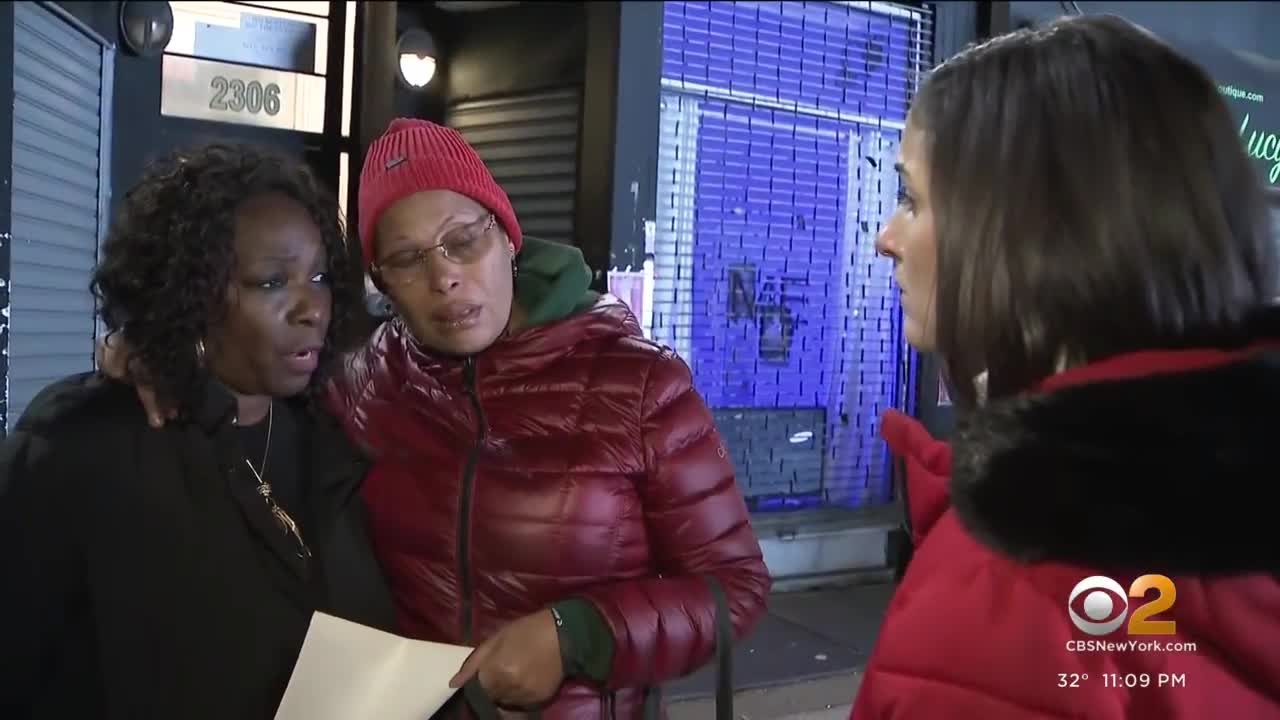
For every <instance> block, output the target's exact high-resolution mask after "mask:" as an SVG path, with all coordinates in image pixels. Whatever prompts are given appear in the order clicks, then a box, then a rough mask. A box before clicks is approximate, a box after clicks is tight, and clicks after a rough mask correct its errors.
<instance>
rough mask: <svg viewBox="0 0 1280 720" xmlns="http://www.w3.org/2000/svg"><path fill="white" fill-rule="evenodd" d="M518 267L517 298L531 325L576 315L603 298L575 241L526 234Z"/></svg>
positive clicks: (518, 257) (517, 262)
mask: <svg viewBox="0 0 1280 720" xmlns="http://www.w3.org/2000/svg"><path fill="white" fill-rule="evenodd" d="M516 268H517V269H518V270H519V272H518V273H517V274H516V302H517V303H519V305H520V307H521V308H522V309H523V310H524V311H525V315H526V317H525V322H526V324H527V326H529V327H534V326H537V325H545V324H547V323H549V322H555V321H556V320H563V319H565V318H567V317H570V316H571V315H576V314H578V313H580V312H582V311H584V310H587V309H589V308H590V307H592V306H593V305H595V303H596V301H597V300H598V299H599V298H600V294H599V293H596V292H594V291H592V290H591V268H589V267H587V263H586V261H585V260H584V259H583V258H582V251H581V250H579V249H578V248H576V247H573V246H572V245H564V244H561V243H557V242H552V241H550V240H539V239H538V238H532V237H526V238H524V242H523V244H522V245H521V247H520V254H519V255H517V256H516Z"/></svg>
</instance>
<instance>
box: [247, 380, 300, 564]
mask: <svg viewBox="0 0 1280 720" xmlns="http://www.w3.org/2000/svg"><path fill="white" fill-rule="evenodd" d="M275 410H276V405H275V403H274V402H272V403H271V404H270V405H268V406H267V446H266V449H264V450H263V451H262V472H258V469H257V468H255V467H254V466H253V463H251V462H249V458H245V459H244V464H245V465H247V466H248V467H249V472H251V473H253V476H254V477H255V478H257V480H258V494H259V495H261V496H262V499H263V500H264V501H266V503H267V509H269V510H270V511H271V517H273V518H275V520H276V524H277V525H279V526H280V529H281V530H284V531H285V532H286V533H289V534H290V535H292V536H293V539H294V540H296V541H297V543H298V557H300V558H303V559H306V558H310V557H311V550H310V549H309V548H308V547H307V544H306V543H305V542H303V540H302V532H301V531H300V530H298V523H296V522H294V520H293V517H292V516H290V515H289V513H288V512H287V511H286V510H285V509H284V508H282V507H280V503H278V502H276V498H275V495H273V494H272V492H271V484H270V483H268V482H267V481H266V480H264V479H263V477H262V475H263V473H265V472H266V471H267V457H268V456H269V455H270V454H271V430H272V427H273V426H274V424H275Z"/></svg>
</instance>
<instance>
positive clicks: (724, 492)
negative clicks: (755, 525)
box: [583, 354, 771, 688]
mask: <svg viewBox="0 0 1280 720" xmlns="http://www.w3.org/2000/svg"><path fill="white" fill-rule="evenodd" d="M642 433H643V442H644V447H645V453H646V464H647V468H648V477H646V478H644V479H643V480H640V481H638V483H637V485H638V489H639V492H640V496H641V501H642V503H643V505H644V514H645V522H646V524H647V526H648V531H649V539H650V543H651V544H652V552H653V556H654V558H655V561H656V563H657V570H658V573H659V574H658V575H657V576H655V577H650V578H643V579H638V580H633V581H628V582H621V583H616V584H613V585H607V586H603V587H599V588H595V589H593V590H591V591H589V592H586V593H584V594H583V597H585V598H586V599H587V600H589V601H591V602H592V603H593V604H594V605H595V606H596V608H597V609H598V610H599V611H600V613H601V615H602V616H603V617H604V619H605V622H606V623H607V624H608V625H609V627H610V629H611V631H612V633H613V637H614V648H615V649H614V656H613V663H612V668H611V672H610V676H609V680H608V685H609V686H610V687H614V688H619V687H642V686H652V685H656V684H660V683H662V682H665V681H667V680H670V679H673V678H676V677H679V676H682V675H685V674H688V673H690V672H693V671H694V670H696V669H698V668H699V667H700V666H701V665H702V664H704V663H705V662H706V661H707V660H708V659H709V658H710V657H711V655H712V653H713V652H714V651H715V643H716V605H715V600H714V598H713V596H712V594H711V590H710V587H709V585H708V583H707V579H706V576H711V577H714V578H715V579H716V580H717V581H719V583H720V585H721V587H722V588H723V589H724V593H725V596H726V599H727V601H728V607H729V614H730V616H731V620H732V623H733V629H734V637H735V638H740V637H742V636H743V635H744V634H745V633H746V632H747V631H748V630H749V629H750V628H751V627H752V626H753V625H754V624H755V622H756V621H757V620H758V619H759V618H760V616H761V615H762V614H763V612H764V610H765V597H766V596H767V595H768V592H769V588H770V585H771V580H770V578H769V573H768V570H767V569H766V568H765V565H764V561H763V559H762V557H761V554H760V544H759V542H758V541H757V540H756V536H755V533H754V531H753V530H752V528H751V525H750V522H749V517H748V514H747V507H746V503H745V502H744V501H743V498H742V494H741V492H740V491H739V489H738V486H737V482H736V481H735V479H734V472H733V464H732V462H731V461H730V460H729V458H728V453H727V452H726V451H725V448H724V445H723V443H722V442H721V440H720V436H719V433H718V432H717V431H716V428H715V424H714V422H713V421H712V418H711V413H710V411H708V410H707V407H706V404H705V403H704V402H703V401H702V398H701V397H700V396H699V395H698V393H697V392H696V391H695V390H694V389H693V383H692V378H691V376H690V373H689V369H688V367H687V366H686V365H685V364H684V362H683V361H681V360H680V359H679V358H677V357H675V356H674V355H671V354H664V355H662V356H661V357H660V359H659V360H658V361H657V362H656V363H655V364H654V365H653V367H652V369H651V371H650V373H649V377H648V379H647V384H646V389H645V397H644V402H643V408H642Z"/></svg>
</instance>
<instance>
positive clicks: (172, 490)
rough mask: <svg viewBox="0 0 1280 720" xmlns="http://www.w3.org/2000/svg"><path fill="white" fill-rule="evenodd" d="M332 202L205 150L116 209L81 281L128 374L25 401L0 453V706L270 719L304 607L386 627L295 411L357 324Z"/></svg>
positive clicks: (345, 487)
mask: <svg viewBox="0 0 1280 720" xmlns="http://www.w3.org/2000/svg"><path fill="white" fill-rule="evenodd" d="M347 257H348V256H347V254H346V250H345V246H344V234H343V229H342V225H341V221H340V219H339V217H338V211H337V207H336V204H335V203H334V202H333V200H332V199H331V198H330V197H328V196H327V195H326V194H325V193H324V192H323V191H322V190H321V189H320V188H319V186H318V185H317V183H316V181H315V180H314V178H313V177H312V176H311V175H310V174H309V173H308V172H307V171H306V170H305V169H304V168H302V167H300V166H298V165H296V164H294V163H293V162H292V161H289V160H283V159H278V158H274V157H271V156H268V155H266V154H263V153H262V152H261V151H258V150H254V149H250V148H242V147H229V146H217V145H215V146H209V147H206V148H203V149H200V150H198V151H196V152H193V153H188V154H179V155H176V156H174V157H172V158H170V159H168V160H167V161H166V162H163V163H160V164H158V165H156V166H154V167H153V168H152V169H151V170H150V171H149V172H148V174H147V176H146V177H145V178H144V179H143V180H142V182H141V184H140V185H139V186H138V187H136V188H135V189H134V190H133V192H131V193H130V195H129V196H128V197H127V198H126V199H125V201H124V203H123V208H122V211H121V213H120V215H119V217H118V218H117V221H116V224H115V226H114V227H113V228H112V233H111V237H110V238H109V240H108V241H107V243H106V244H105V246H104V247H103V250H102V256H101V264H100V265H99V267H98V270H97V272H96V274H95V277H94V281H93V289H94V293H95V295H96V296H97V299H98V305H99V309H100V312H101V316H102V320H103V323H104V324H105V325H106V327H107V329H108V330H109V331H111V332H113V333H119V334H120V336H121V337H122V338H123V339H124V340H125V341H126V342H127V343H128V344H129V345H130V346H131V347H132V348H135V353H134V356H133V359H134V364H133V369H134V370H135V371H136V373H137V377H135V379H136V380H138V381H140V382H146V383H148V384H150V385H151V386H152V387H154V388H155V389H156V390H157V391H158V392H159V393H160V394H161V395H163V396H164V397H165V398H166V399H167V401H168V402H169V403H171V405H170V406H171V407H176V408H180V419H179V422H171V423H169V424H167V425H166V426H165V427H164V429H154V428H151V427H150V426H149V425H148V423H147V419H146V416H145V413H144V411H143V408H142V405H141V404H140V403H139V401H138V395H137V393H136V392H135V390H134V389H133V387H132V386H129V385H124V384H120V383H117V382H115V381H112V380H109V379H105V378H101V377H98V376H94V375H92V374H86V375H81V376H75V377H70V378H66V379H64V380H61V381H58V382H56V383H54V384H53V385H50V386H49V387H47V388H45V389H44V390H43V391H42V392H41V393H40V394H39V395H38V396H37V397H36V398H35V400H34V401H33V402H32V403H31V405H30V407H28V408H27V411H26V412H25V413H24V415H23V417H22V419H21V420H20V421H19V422H18V424H17V427H16V429H15V430H14V432H13V433H12V434H11V435H10V436H9V437H8V438H7V439H6V440H5V442H4V444H3V450H2V452H0V578H3V581H2V582H3V590H0V647H2V649H0V717H3V718H7V719H17V718H73V717H74V718H129V719H130V720H141V719H147V718H163V719H164V720H171V719H172V718H183V719H184V720H198V719H200V718H210V719H211V720H212V719H214V718H217V719H218V720H225V719H226V718H236V719H237V720H246V719H250V720H251V719H253V718H271V717H272V716H273V715H274V713H275V709H276V707H277V705H278V704H279V701H280V698H281V696H282V695H283V693H284V689H285V686H286V684H287V683H288V679H289V676H290V673H291V671H292V668H293V665H294V663H295V661H296V659H297V656H298V653H299V650H300V649H301V646H302V641H303V638H304V636H305V635H306V632H307V627H308V623H309V621H310V618H311V615H312V613H313V611H316V610H320V611H325V612H329V613H331V614H335V615H339V616H343V617H346V618H349V619H351V620H355V621H357V622H362V623H364V624H367V625H373V626H376V627H382V628H389V626H390V625H391V623H392V622H393V620H392V619H391V618H392V617H393V615H392V609H391V603H390V598H389V595H388V593H387V591H386V587H385V583H384V580H383V578H382V574H381V572H380V570H379V568H378V566H377V562H376V560H375V559H374V558H373V555H372V553H371V552H370V549H369V546H368V543H367V540H366V535H365V530H364V520H363V517H362V512H363V508H362V506H361V505H360V502H359V496H358V495H357V493H356V489H357V486H358V484H359V482H360V480H361V477H362V475H363V465H362V463H361V461H360V459H359V458H358V456H357V455H356V454H355V453H354V452H353V451H352V450H351V449H350V447H349V445H348V444H347V441H346V439H345V437H344V435H343V433H342V432H341V430H340V429H339V428H338V427H337V426H336V425H335V424H334V422H333V421H332V420H330V419H328V418H327V417H325V416H324V415H323V414H322V413H317V412H313V410H312V397H313V391H314V389H315V388H316V387H318V384H319V383H320V382H322V380H323V374H324V369H325V366H326V364H327V362H328V361H329V360H330V358H332V357H334V356H335V354H336V353H337V352H338V351H339V350H340V348H339V347H338V344H339V340H338V338H340V337H342V335H343V333H344V332H345V330H346V328H347V327H348V325H349V323H350V322H351V321H352V320H354V318H355V317H356V313H357V312H358V311H359V307H360V306H359V303H360V297H361V290H360V281H361V278H360V276H359V270H358V269H357V268H354V267H352V265H351V263H349V262H348V261H347Z"/></svg>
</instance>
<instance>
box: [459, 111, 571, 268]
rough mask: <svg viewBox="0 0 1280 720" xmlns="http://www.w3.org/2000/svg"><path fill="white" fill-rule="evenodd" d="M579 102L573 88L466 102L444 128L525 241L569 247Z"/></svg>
mask: <svg viewBox="0 0 1280 720" xmlns="http://www.w3.org/2000/svg"><path fill="white" fill-rule="evenodd" d="M580 113H581V97H580V93H579V91H578V90H577V89H576V88H570V89H563V90H551V91H544V92H536V93H527V94H521V95H512V96H508V97H502V98H494V99H488V100H468V101H463V102H459V103H455V104H454V105H453V106H452V107H451V108H449V112H448V119H447V123H448V125H449V126H451V127H453V128H454V129H456V130H457V131H458V132H460V133H462V136H463V137H465V138H466V139H467V142H469V143H471V145H472V146H473V147H475V149H476V152H478V153H479V154H480V157H481V158H483V159H484V161H485V164H487V165H488V166H489V170H490V171H491V172H492V173H493V176H494V179H495V180H497V181H498V184H499V185H501V186H502V189H503V190H506V191H507V195H508V196H509V197H510V198H511V205H512V206H513V207H514V208H515V211H516V216H517V217H518V218H519V219H520V227H521V229H522V230H523V231H524V233H525V234H526V235H533V236H536V237H539V238H543V239H546V240H555V241H556V242H562V243H566V244H574V236H573V215H574V207H575V195H576V192H577V177H578V127H579V116H580Z"/></svg>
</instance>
